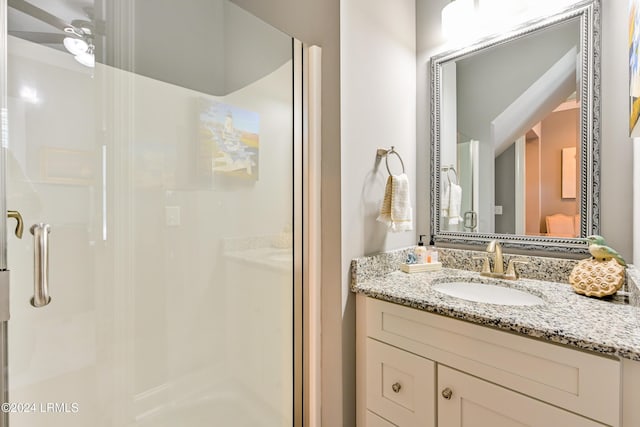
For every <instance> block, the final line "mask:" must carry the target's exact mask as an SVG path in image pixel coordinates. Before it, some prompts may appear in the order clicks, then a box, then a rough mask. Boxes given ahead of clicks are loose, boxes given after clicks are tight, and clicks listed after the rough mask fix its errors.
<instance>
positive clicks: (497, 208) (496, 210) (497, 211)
mask: <svg viewBox="0 0 640 427" xmlns="http://www.w3.org/2000/svg"><path fill="white" fill-rule="evenodd" d="M493 213H494V214H496V215H502V206H499V205H497V206H494V208H493Z"/></svg>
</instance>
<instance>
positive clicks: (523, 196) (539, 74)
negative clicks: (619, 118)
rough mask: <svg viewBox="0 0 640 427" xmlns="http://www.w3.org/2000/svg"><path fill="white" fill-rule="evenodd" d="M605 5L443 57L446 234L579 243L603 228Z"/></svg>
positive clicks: (437, 152)
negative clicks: (599, 79)
mask: <svg viewBox="0 0 640 427" xmlns="http://www.w3.org/2000/svg"><path fill="white" fill-rule="evenodd" d="M596 5H597V4H596V2H588V3H587V4H583V5H582V6H579V7H577V8H575V9H572V10H569V11H565V12H563V13H562V14H560V15H558V16H555V17H551V18H548V19H547V20H546V21H544V22H536V23H534V24H529V25H528V26H525V27H523V28H521V29H519V30H517V31H516V32H515V33H514V34H511V35H507V36H504V37H500V38H496V39H493V40H489V41H485V42H481V43H479V44H477V45H474V46H471V47H467V48H464V49H461V50H460V51H456V52H448V53H445V54H442V55H439V56H437V57H435V58H433V59H432V78H433V81H432V89H433V96H434V103H433V105H434V111H433V116H432V117H433V126H432V128H433V134H432V142H433V150H432V156H433V158H432V167H433V169H432V171H433V172H432V196H433V199H432V200H434V202H435V203H434V205H435V206H434V211H433V215H432V234H434V237H436V241H449V242H451V241H456V242H457V241H463V242H464V241H470V243H473V241H472V240H482V239H485V240H486V239H489V238H494V237H495V235H499V236H500V238H501V239H502V240H507V241H509V240H511V241H513V242H514V243H516V245H517V243H518V242H520V243H522V242H526V243H527V244H528V243H534V244H538V245H543V246H545V245H551V246H557V245H564V244H567V243H568V244H569V245H570V246H571V244H573V245H574V246H578V245H579V242H580V241H579V240H577V238H579V237H580V236H583V237H584V236H585V235H586V234H591V233H593V232H595V231H597V211H598V206H597V204H598V198H599V195H598V194H597V188H596V191H595V192H592V189H591V188H589V189H587V185H586V183H587V182H592V181H593V179H594V178H596V180H597V179H598V177H599V171H598V170H597V168H596V167H595V166H594V164H593V155H594V153H597V148H598V144H597V143H598V128H597V120H593V118H594V116H593V110H594V105H595V102H597V99H594V98H597V95H598V92H599V90H597V89H598V88H595V89H594V88H593V87H592V86H593V83H594V78H593V75H594V73H596V72H597V73H599V70H598V69H597V68H598V64H597V63H596V61H597V60H598V59H597V58H594V57H598V56H599V55H593V54H592V52H593V46H592V44H593V40H592V39H590V38H589V37H587V36H585V34H589V31H586V30H587V29H588V30H591V31H593V32H594V34H596V35H594V39H595V37H596V36H597V34H599V29H597V28H594V26H593V13H594V7H595V6H596ZM595 12H596V13H597V12H598V10H597V9H596V10H595ZM592 55H593V56H592ZM591 123H595V125H593V126H594V128H593V129H590V128H589V127H590V126H592V125H591ZM594 213H595V215H594ZM519 236H520V237H519ZM560 239H562V240H560ZM567 239H569V240H567Z"/></svg>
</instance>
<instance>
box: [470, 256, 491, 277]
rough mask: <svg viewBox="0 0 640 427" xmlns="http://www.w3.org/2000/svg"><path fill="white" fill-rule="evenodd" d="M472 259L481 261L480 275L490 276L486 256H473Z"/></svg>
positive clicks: (487, 257)
mask: <svg viewBox="0 0 640 427" xmlns="http://www.w3.org/2000/svg"><path fill="white" fill-rule="evenodd" d="M473 259H481V260H483V262H482V271H480V274H491V267H490V266H489V256H488V255H475V256H474V257H473Z"/></svg>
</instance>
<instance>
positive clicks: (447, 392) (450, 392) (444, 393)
mask: <svg viewBox="0 0 640 427" xmlns="http://www.w3.org/2000/svg"><path fill="white" fill-rule="evenodd" d="M451 396H453V390H451V389H450V388H449V387H447V388H445V389H444V390H442V397H444V398H445V399H447V400H449V399H451Z"/></svg>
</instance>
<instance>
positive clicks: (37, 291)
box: [30, 223, 51, 307]
mask: <svg viewBox="0 0 640 427" xmlns="http://www.w3.org/2000/svg"><path fill="white" fill-rule="evenodd" d="M50 228H51V227H50V226H49V224H43V223H38V224H34V225H32V226H31V229H30V231H31V234H33V262H34V264H33V298H31V305H32V306H34V307H44V306H45V305H47V304H49V302H50V301H51V297H50V296H49V231H50Z"/></svg>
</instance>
